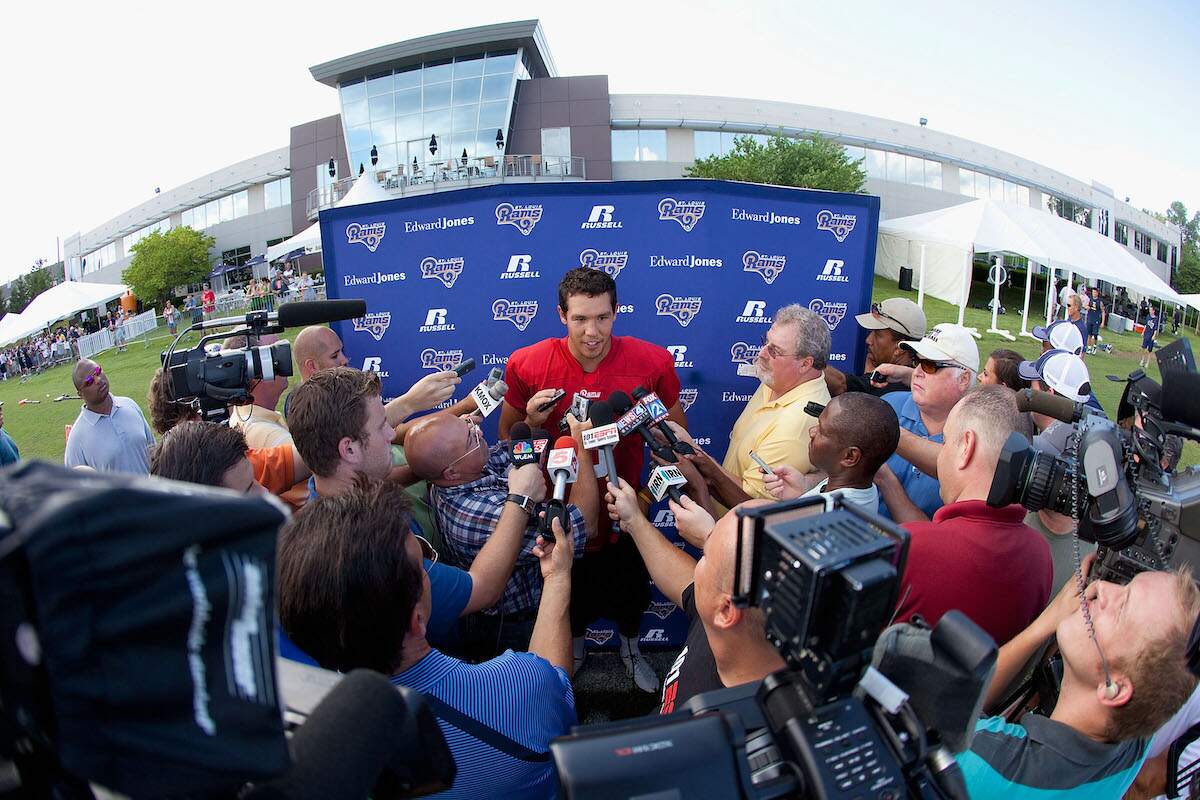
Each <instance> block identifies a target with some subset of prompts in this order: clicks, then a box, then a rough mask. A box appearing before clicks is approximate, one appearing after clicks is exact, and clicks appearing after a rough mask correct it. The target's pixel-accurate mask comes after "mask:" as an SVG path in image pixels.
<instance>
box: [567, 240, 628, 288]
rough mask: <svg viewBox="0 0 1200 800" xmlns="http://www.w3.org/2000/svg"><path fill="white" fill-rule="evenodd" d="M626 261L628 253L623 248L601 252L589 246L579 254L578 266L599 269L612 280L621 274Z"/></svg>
mask: <svg viewBox="0 0 1200 800" xmlns="http://www.w3.org/2000/svg"><path fill="white" fill-rule="evenodd" d="M627 261H629V253H628V252H627V251H625V250H614V251H612V252H603V251H600V250H595V249H593V248H591V247H589V248H588V249H587V250H584V251H583V252H582V253H580V254H579V266H581V267H587V268H588V269H596V270H600V271H601V272H603V273H604V274H605V275H607V276H608V277H610V278H612V279H613V280H616V277H617V276H618V275H620V274H621V270H623V269H624V268H625V263H626V262H627Z"/></svg>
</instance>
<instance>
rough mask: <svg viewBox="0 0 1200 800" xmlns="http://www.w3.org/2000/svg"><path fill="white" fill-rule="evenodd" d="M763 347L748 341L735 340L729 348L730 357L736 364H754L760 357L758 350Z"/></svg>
mask: <svg viewBox="0 0 1200 800" xmlns="http://www.w3.org/2000/svg"><path fill="white" fill-rule="evenodd" d="M759 350H762V347H760V346H759V345H756V344H748V343H746V342H734V343H733V346H732V347H730V348H729V359H730V361H732V362H733V363H734V364H753V363H754V360H755V359H756V358H758V351H759Z"/></svg>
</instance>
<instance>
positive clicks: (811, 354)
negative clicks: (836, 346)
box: [672, 303, 830, 508]
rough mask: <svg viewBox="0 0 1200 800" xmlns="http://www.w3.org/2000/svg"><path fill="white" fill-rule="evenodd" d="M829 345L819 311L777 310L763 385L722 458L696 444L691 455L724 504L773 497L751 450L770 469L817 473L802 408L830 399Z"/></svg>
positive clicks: (761, 366) (763, 360)
mask: <svg viewBox="0 0 1200 800" xmlns="http://www.w3.org/2000/svg"><path fill="white" fill-rule="evenodd" d="M829 348H830V337H829V326H828V325H827V324H826V323H825V320H823V319H822V318H821V317H820V316H819V315H818V314H816V313H814V312H812V311H810V310H808V309H807V308H805V307H804V306H801V305H799V304H797V303H793V304H792V305H788V306H784V307H783V308H781V309H779V310H778V311H776V312H775V317H774V322H773V324H772V325H771V328H770V330H768V331H767V334H766V336H764V337H763V341H762V349H761V350H759V351H758V356H757V357H756V358H755V359H754V366H755V367H756V368H757V369H758V377H759V380H760V381H762V384H761V385H760V386H759V387H758V391H757V392H755V393H754V395H753V396H752V397H751V398H750V402H749V403H747V404H746V407H745V409H743V410H742V415H741V416H740V417H738V420H737V422H736V423H735V424H734V426H733V431H732V432H731V433H730V436H729V450H728V451H727V452H726V453H725V460H724V462H723V463H721V464H718V463H717V462H716V460H714V459H713V458H712V456H710V455H708V454H707V453H704V452H703V451H701V450H700V448H698V447H697V448H696V455H695V456H689V458H690V459H692V461H693V463H695V464H696V466H697V467H698V468H699V470H700V474H701V475H703V476H704V479H705V481H706V482H707V483H708V484H709V486H710V488H711V490H712V493H713V495H714V496H715V497H716V498H717V500H719V501H720V502H721V503H722V504H724V505H725V506H726V507H728V508H732V507H733V506H735V505H736V504H738V503H741V502H743V501H745V500H748V499H750V498H763V499H766V500H772V499H774V498H773V497H772V495H771V493H770V492H769V491H767V489H766V487H765V486H764V484H763V478H764V476H765V473H764V472H763V471H762V469H761V468H760V467H759V466H758V464H757V463H756V462H755V461H754V459H753V458H751V457H750V453H752V452H753V453H754V454H755V455H757V456H758V457H759V458H761V459H762V460H763V461H765V462H766V463H767V464H768V465H770V466H771V467H780V466H783V465H785V464H786V465H788V466H790V467H792V468H793V469H795V470H796V471H797V472H801V473H809V472H812V471H813V467H812V464H811V463H810V462H809V460H808V440H809V434H808V429H809V428H810V427H812V426H813V425H814V424H815V423H816V417H813V416H810V415H809V414H806V413H804V407H805V406H806V405H807V404H808V403H810V402H814V403H820V404H822V405H823V404H825V403H828V402H829V388H828V386H827V385H826V384H825V371H824V370H825V366H826V364H827V363H828V362H829ZM672 428H674V429H675V433H676V435H677V436H679V437H680V438H681V439H682V438H684V437H685V436H687V434H686V432H685V431H684V430H683V429H682V428H679V427H676V426H672ZM688 439H689V441H690V437H688ZM693 446H694V443H693Z"/></svg>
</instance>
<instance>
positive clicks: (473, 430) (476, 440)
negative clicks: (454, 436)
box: [442, 422, 483, 472]
mask: <svg viewBox="0 0 1200 800" xmlns="http://www.w3.org/2000/svg"><path fill="white" fill-rule="evenodd" d="M482 446H483V431H481V430H480V429H479V426H478V425H476V424H475V423H474V422H468V423H467V452H465V453H463V454H462V455H461V456H459V457H458V458H456V459H454V460H453V461H451V462H450V463H449V464H447V465H446V469H450V468H451V467H453V466H454V465H455V464H457V463H458V462H460V461H462V460H463V459H464V458H466V457H467V456H469V455H471V454H472V453H474V452H475V451H476V450H478V449H479V448H480V447H482ZM442 471H443V472H445V470H442Z"/></svg>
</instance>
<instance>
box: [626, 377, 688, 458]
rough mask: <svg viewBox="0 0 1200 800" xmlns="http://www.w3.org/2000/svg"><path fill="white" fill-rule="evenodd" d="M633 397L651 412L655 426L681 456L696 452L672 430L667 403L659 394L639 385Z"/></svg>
mask: <svg viewBox="0 0 1200 800" xmlns="http://www.w3.org/2000/svg"><path fill="white" fill-rule="evenodd" d="M633 398H634V399H635V400H637V401H638V402H639V403H640V404H641V406H642V408H644V409H646V411H647V412H648V413H649V414H650V419H651V421H652V422H653V423H654V426H655V427H656V428H658V430H659V431H660V432H661V433H662V435H663V436H664V437H665V438H666V440H667V444H668V445H669V446H670V447H671V449H672V450H674V451H675V452H676V453H679V454H680V455H681V456H691V455H695V454H696V450H695V448H693V447H692V446H691V445H690V444H688V443H687V442H681V441H679V437H678V436H676V435H675V431H673V430H671V426H670V425H668V424H667V422H666V420H667V405H666V403H664V402H663V401H662V400H660V399H659V398H658V395H657V394H655V393H654V392H651V391H649V390H647V389H645V388H643V387H641V386H639V387H637V388H636V389H634V390H633Z"/></svg>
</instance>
